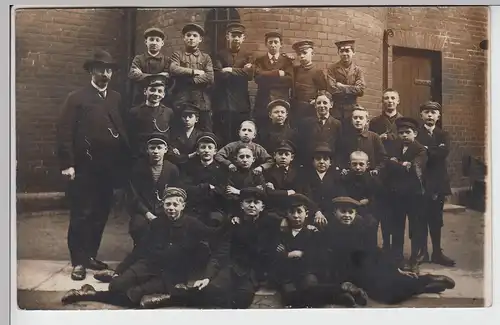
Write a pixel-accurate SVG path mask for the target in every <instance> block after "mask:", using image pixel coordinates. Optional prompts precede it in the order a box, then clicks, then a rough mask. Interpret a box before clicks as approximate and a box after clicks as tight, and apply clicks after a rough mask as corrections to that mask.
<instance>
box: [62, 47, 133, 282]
mask: <svg viewBox="0 0 500 325" xmlns="http://www.w3.org/2000/svg"><path fill="white" fill-rule="evenodd" d="M83 67H84V69H85V70H86V71H87V72H88V73H89V74H90V75H91V81H90V82H89V84H88V85H87V86H84V87H82V88H80V89H78V90H75V91H73V92H71V93H70V94H69V95H68V96H67V97H66V100H65V101H64V104H63V108H62V114H61V117H60V120H59V124H58V127H57V144H58V147H57V151H58V156H59V161H60V165H61V170H62V174H63V175H64V176H66V177H68V178H69V180H70V182H69V188H68V193H67V196H68V198H69V201H70V224H69V230H68V246H69V250H70V255H71V264H72V265H73V271H72V273H71V278H72V279H73V280H83V279H85V276H86V268H91V269H97V270H100V269H105V268H107V265H106V264H105V263H103V262H101V261H98V260H97V259H96V256H97V252H98V250H99V246H100V243H101V238H102V234H103V231H104V227H105V225H106V222H107V219H108V215H109V212H110V210H111V205H112V201H113V189H114V188H115V187H116V186H119V185H125V184H120V183H121V182H122V183H125V182H124V181H125V180H126V177H125V174H124V173H123V172H124V171H125V170H127V169H128V168H129V159H130V147H129V142H128V137H127V134H126V131H125V127H124V123H123V120H122V116H121V113H120V106H121V104H122V103H121V96H120V94H119V93H117V92H115V91H113V90H110V89H108V83H109V81H110V79H111V77H112V75H113V71H115V70H116V69H117V64H116V63H115V62H114V61H113V59H112V57H111V55H110V54H109V53H108V52H105V51H102V50H99V51H96V52H95V53H94V55H93V58H92V59H90V60H87V61H86V62H85V64H84V66H83Z"/></svg>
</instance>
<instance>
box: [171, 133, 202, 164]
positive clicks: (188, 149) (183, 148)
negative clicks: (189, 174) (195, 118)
mask: <svg viewBox="0 0 500 325" xmlns="http://www.w3.org/2000/svg"><path fill="white" fill-rule="evenodd" d="M201 134H202V132H201V131H200V130H198V129H197V128H196V127H195V128H194V129H193V132H191V135H190V137H189V138H188V137H187V135H186V131H185V130H184V129H182V130H181V129H173V130H172V137H171V142H170V143H171V145H170V146H171V148H170V149H169V152H168V159H169V160H170V161H172V162H173V163H174V164H176V165H179V166H180V165H183V164H185V163H187V162H188V160H189V158H188V155H189V154H190V153H193V152H195V151H196V140H198V138H199V137H200V135H201ZM174 148H176V149H177V150H179V153H180V155H176V154H174V153H173V152H172V150H173V149H174Z"/></svg>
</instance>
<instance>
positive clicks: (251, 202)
mask: <svg viewBox="0 0 500 325" xmlns="http://www.w3.org/2000/svg"><path fill="white" fill-rule="evenodd" d="M239 202H240V206H239V211H238V212H236V213H235V214H234V217H232V218H231V223H232V224H233V227H232V235H231V262H230V263H231V264H230V267H231V282H232V283H231V288H232V290H231V291H230V292H231V296H232V297H231V307H232V308H238V309H240V308H248V307H249V306H250V305H251V304H252V302H253V298H254V296H255V292H256V291H257V289H258V286H259V282H260V281H261V280H262V279H263V278H264V277H265V276H264V274H265V273H266V272H269V267H270V265H271V262H272V256H273V254H274V251H275V250H276V246H275V245H274V244H275V243H276V238H278V233H279V231H280V221H281V219H280V218H276V217H275V216H272V215H270V214H268V213H266V212H265V211H264V209H265V207H266V193H265V191H263V190H262V189H259V188H256V187H251V188H244V189H242V190H241V192H240V196H239Z"/></svg>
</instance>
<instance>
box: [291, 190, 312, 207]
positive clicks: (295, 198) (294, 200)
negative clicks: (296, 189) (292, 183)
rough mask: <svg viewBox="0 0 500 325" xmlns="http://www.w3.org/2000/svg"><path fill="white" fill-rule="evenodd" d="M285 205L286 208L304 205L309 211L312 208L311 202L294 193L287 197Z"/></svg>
mask: <svg viewBox="0 0 500 325" xmlns="http://www.w3.org/2000/svg"><path fill="white" fill-rule="evenodd" d="M286 203H287V207H288V208H293V207H297V206H301V205H304V206H306V207H307V208H308V209H311V207H313V206H314V203H313V201H311V200H310V199H309V198H308V197H307V196H305V195H304V194H300V193H295V194H292V195H290V196H288V197H287V200H286Z"/></svg>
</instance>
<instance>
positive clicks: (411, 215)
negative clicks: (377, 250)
mask: <svg viewBox="0 0 500 325" xmlns="http://www.w3.org/2000/svg"><path fill="white" fill-rule="evenodd" d="M391 197H392V209H391V210H392V212H391V215H390V217H389V218H390V219H389V222H390V228H391V240H392V241H391V251H392V252H393V254H394V257H395V258H396V259H397V260H403V247H404V236H405V228H406V216H408V221H409V233H410V239H411V257H412V258H415V257H417V255H419V253H420V249H421V247H422V237H423V236H422V204H423V198H422V196H419V195H416V194H395V193H393V195H392V196H391Z"/></svg>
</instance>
